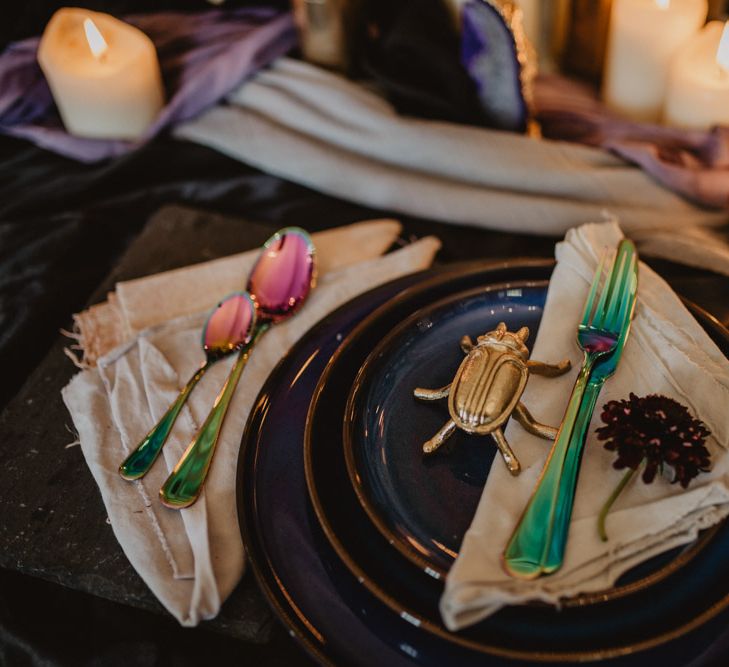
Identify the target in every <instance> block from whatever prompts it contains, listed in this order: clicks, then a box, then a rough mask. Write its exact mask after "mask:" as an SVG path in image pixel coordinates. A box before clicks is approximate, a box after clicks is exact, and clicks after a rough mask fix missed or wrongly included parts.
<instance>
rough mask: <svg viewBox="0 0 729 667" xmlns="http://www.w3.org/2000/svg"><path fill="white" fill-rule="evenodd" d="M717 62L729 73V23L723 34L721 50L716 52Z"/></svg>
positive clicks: (725, 25)
mask: <svg viewBox="0 0 729 667" xmlns="http://www.w3.org/2000/svg"><path fill="white" fill-rule="evenodd" d="M716 62H718V63H719V67H721V68H722V69H723V70H724V71H725V72H729V21H727V22H726V23H725V24H724V32H722V33H721V39H720V40H719V48H718V49H717V50H716Z"/></svg>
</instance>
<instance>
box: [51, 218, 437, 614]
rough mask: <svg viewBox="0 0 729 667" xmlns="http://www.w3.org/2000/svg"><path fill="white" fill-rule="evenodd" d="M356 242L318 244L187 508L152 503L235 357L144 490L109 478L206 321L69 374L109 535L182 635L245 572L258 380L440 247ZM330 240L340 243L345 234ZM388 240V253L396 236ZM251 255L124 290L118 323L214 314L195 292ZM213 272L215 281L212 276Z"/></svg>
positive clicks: (190, 411) (189, 359)
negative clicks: (311, 284)
mask: <svg viewBox="0 0 729 667" xmlns="http://www.w3.org/2000/svg"><path fill="white" fill-rule="evenodd" d="M345 229H346V228H345ZM397 229H398V227H397V226H395V230H394V231H395V234H397ZM361 232H362V229H361V228H360V229H359V230H358V231H357V233H355V234H354V235H353V236H352V238H353V239H354V242H353V243H351V244H350V247H349V248H345V249H343V250H342V249H340V247H339V246H338V245H332V244H327V243H326V242H325V241H326V237H324V239H322V235H321V234H318V235H314V242H315V243H316V244H317V246H318V247H317V250H318V255H319V259H320V267H321V272H320V276H319V285H318V286H317V288H316V289H315V290H314V291H313V292H312V294H311V296H310V298H309V300H308V302H307V303H306V305H305V307H304V308H302V309H301V311H300V312H299V313H298V314H297V315H296V317H294V318H292V319H291V320H289V321H287V322H285V323H282V324H280V325H278V326H276V327H274V328H273V329H272V330H271V331H270V332H268V333H267V334H266V336H264V337H263V338H262V339H261V340H260V342H259V343H258V344H257V345H256V348H255V350H254V352H253V354H252V355H251V358H250V361H249V362H248V365H247V367H246V369H245V372H244V374H243V377H242V378H241V382H240V384H239V386H238V389H237V391H236V393H235V396H234V398H233V401H232V404H231V406H230V410H229V412H228V416H227V419H226V421H225V423H224V426H223V430H222V433H221V439H220V441H219V443H218V451H217V452H216V456H215V460H214V461H213V464H212V467H211V469H210V473H209V475H208V479H207V482H206V486H205V490H204V492H203V494H202V496H201V497H200V499H199V500H198V502H196V503H195V504H194V505H193V506H192V507H190V508H188V509H185V510H182V511H175V510H169V509H167V508H165V507H164V506H162V505H161V503H159V502H158V500H157V493H158V490H159V488H160V487H161V485H162V484H163V482H164V481H165V479H166V477H167V475H168V474H169V472H170V471H171V470H172V468H173V467H174V465H175V463H176V462H177V461H178V459H179V458H180V456H181V455H182V453H183V451H184V449H185V447H186V445H187V444H188V443H189V442H190V440H191V439H192V438H193V436H194V435H195V433H196V432H197V430H198V427H199V426H200V425H201V424H202V422H203V421H204V419H205V417H206V415H207V413H208V411H209V410H210V408H211V406H212V405H213V402H214V400H215V397H216V395H217V394H218V392H219V390H220V388H221V386H222V384H223V382H224V380H225V378H226V376H227V374H228V372H229V371H230V368H231V365H232V364H233V358H232V357H231V358H230V359H226V360H223V361H221V362H219V363H218V364H216V365H215V366H214V367H212V368H211V369H210V370H209V371H208V373H206V375H205V378H204V379H203V380H201V382H200V384H199V386H198V387H197V388H196V389H195V391H194V392H193V394H192V395H191V397H190V399H189V400H188V402H187V404H186V406H185V408H183V410H182V412H181V413H180V416H179V418H178V420H177V423H176V424H175V427H174V429H173V431H172V434H171V435H170V438H169V440H168V442H167V444H166V446H165V448H164V450H163V454H162V456H161V457H160V459H161V460H158V461H157V462H156V463H155V465H154V466H153V468H152V470H151V471H150V472H149V473H148V474H147V475H146V476H145V477H144V478H143V479H142V480H139V481H136V482H127V481H124V480H123V479H122V478H121V477H120V476H119V474H118V472H117V469H118V466H119V464H120V462H121V461H122V460H124V458H125V457H126V456H127V455H128V454H129V452H130V451H131V450H132V449H133V448H134V447H135V446H136V444H137V443H138V442H139V440H140V439H141V438H142V437H144V435H145V434H146V433H147V432H148V431H149V429H150V428H151V427H152V426H153V425H154V424H155V423H156V422H157V420H158V419H159V418H160V417H161V416H162V414H163V413H164V412H165V410H166V409H167V407H168V406H169V405H170V403H171V402H172V401H173V400H174V399H175V397H176V396H177V393H178V391H179V390H180V388H181V387H182V385H183V383H184V382H185V380H186V379H187V378H188V377H189V376H190V375H191V374H192V373H193V372H194V370H195V369H196V368H197V367H198V366H199V365H200V363H201V362H202V360H203V353H202V350H201V348H200V331H201V327H202V325H203V322H204V320H205V317H206V313H205V312H195V313H193V314H182V315H181V316H179V317H176V318H175V319H171V320H168V321H165V322H164V323H161V324H157V325H156V326H152V327H148V328H144V329H143V330H141V331H139V332H138V333H135V334H133V336H132V338H131V339H130V340H128V341H127V342H125V343H123V344H122V345H121V346H119V347H116V348H115V349H113V350H112V351H111V352H109V353H107V354H106V355H105V356H102V357H101V358H99V359H98V361H97V364H96V367H94V368H89V369H87V370H84V371H83V372H81V373H79V374H77V375H76V376H75V377H74V378H73V380H72V381H71V382H70V383H69V384H68V386H66V387H65V388H64V390H63V399H64V401H65V403H66V406H67V407H68V409H69V411H70V413H71V416H72V418H73V422H74V425H75V427H76V429H77V431H78V434H79V438H80V441H81V449H82V451H83V454H84V457H85V459H86V462H87V464H88V466H89V468H90V470H91V473H92V475H93V476H94V479H95V481H96V483H97V484H98V486H99V490H100V491H101V495H102V498H103V501H104V505H105V506H106V510H107V513H108V515H109V519H110V521H111V526H112V529H113V530H114V534H115V535H116V537H117V539H118V540H119V543H120V545H121V547H122V549H123V550H124V552H125V554H126V555H127V557H128V558H129V560H130V562H131V563H132V565H133V566H134V568H135V569H136V570H137V572H138V573H139V574H140V575H141V577H142V579H143V580H144V581H145V582H146V583H147V585H148V586H149V587H150V589H151V590H152V592H153V593H154V594H155V595H156V596H157V597H158V598H159V600H160V601H161V602H162V604H163V605H164V606H165V607H166V608H167V609H168V610H169V611H170V613H172V614H173V615H174V616H175V617H176V618H177V619H178V620H179V622H180V623H182V624H183V625H188V626H192V625H196V624H197V623H199V622H200V621H201V620H203V619H208V618H212V617H214V616H215V615H216V614H217V613H218V610H219V609H220V605H221V604H222V602H223V601H224V600H225V599H226V598H227V596H228V595H229V594H230V592H231V591H232V590H233V588H234V586H235V585H236V583H237V582H238V580H239V579H240V577H241V575H242V573H243V571H244V547H243V544H242V542H241V537H240V532H239V529H238V523H237V520H236V501H235V498H236V489H235V474H236V473H235V471H236V460H237V456H238V450H239V446H240V441H241V436H242V433H243V429H244V426H245V423H246V420H247V418H248V414H249V412H250V410H251V407H252V406H253V404H254V401H255V399H256V396H257V394H258V391H259V389H260V388H261V386H262V384H263V382H264V381H265V379H266V378H267V377H268V375H269V374H270V372H271V371H272V370H273V368H274V367H275V365H276V364H277V363H278V361H279V360H280V359H281V358H282V357H283V356H284V355H285V354H286V352H287V351H288V350H289V348H290V347H291V346H292V345H293V344H294V343H295V342H296V340H298V339H299V338H300V337H301V336H302V335H303V334H304V333H305V332H306V331H307V330H308V329H310V328H311V327H312V326H313V325H314V324H315V323H316V322H317V321H318V320H320V319H321V318H322V317H324V316H325V315H326V314H327V313H329V312H331V311H332V310H333V309H335V308H337V307H338V306H340V305H342V304H344V303H345V302H347V301H348V300H350V299H352V298H353V297H355V296H356V295H358V294H360V293H362V292H364V291H366V290H368V289H370V288H372V287H375V286H377V285H380V284H382V283H384V282H387V281H389V280H392V279H394V278H397V277H399V276H402V275H405V274H408V273H411V272H414V271H418V270H420V269H423V268H426V267H428V266H429V265H430V264H431V262H432V260H433V257H434V255H435V253H436V252H437V250H438V248H439V246H440V244H439V242H438V241H437V239H435V238H432V237H428V238H424V239H422V240H420V241H417V242H415V243H413V244H411V245H409V246H406V247H404V248H402V249H400V250H397V251H395V252H392V253H390V254H388V255H385V256H383V257H378V256H377V255H379V254H380V253H381V252H382V251H383V250H384V247H382V244H366V243H362V244H359V245H358V244H357V243H356V239H357V238H358V236H357V234H358V233H359V234H361ZM326 234H330V235H332V234H338V235H340V237H341V235H342V234H345V230H335V231H332V232H327V233H326ZM385 237H386V238H387V239H388V243H387V244H386V245H389V242H390V241H392V240H393V235H392V229H391V230H390V232H386V233H385ZM320 241H321V243H320ZM378 245H379V248H378ZM373 250H374V252H373ZM340 253H341V254H340ZM249 254H250V253H245V254H244V255H241V256H237V257H236V258H228V260H221V261H220V262H218V263H215V262H211V263H206V264H202V265H197V266H195V267H191V268H190V269H183V270H180V271H175V272H169V273H166V274H160V275H158V276H152V277H150V278H148V279H142V280H140V281H134V283H127V284H120V285H118V286H117V296H118V297H119V300H120V302H122V303H123V302H124V297H122V295H125V294H126V295H129V293H130V292H133V293H134V294H136V297H138V298H139V299H140V302H139V304H138V305H137V307H135V308H133V309H131V310H130V311H128V312H126V315H127V316H130V317H131V316H132V315H133V314H136V315H138V316H139V317H140V318H141V319H139V318H136V317H132V319H131V321H132V323H133V324H134V326H140V325H141V323H142V322H146V321H149V320H146V319H145V318H147V317H150V318H152V319H156V318H158V317H160V316H163V315H162V313H161V312H160V311H159V310H157V309H158V307H159V308H161V307H162V306H161V304H160V303H159V302H158V299H159V297H160V296H164V301H165V302H166V303H165V306H164V307H165V308H166V310H164V316H166V315H169V314H170V313H179V312H184V311H185V310H188V309H189V308H191V307H195V308H202V307H205V304H204V303H203V302H204V301H205V299H208V300H209V301H210V303H211V304H213V305H214V303H215V302H216V301H217V300H218V298H219V296H220V293H216V292H205V293H203V292H204V290H203V291H201V292H200V293H199V294H198V296H199V297H200V300H199V301H198V300H196V299H197V297H196V296H195V294H196V293H197V290H198V288H199V284H198V281H199V279H201V277H203V276H206V274H209V275H207V277H205V280H208V281H209V284H210V285H218V284H224V283H225V279H224V277H223V276H224V275H225V274H226V270H225V269H226V267H227V262H228V261H231V262H234V263H235V262H240V264H239V265H238V270H237V271H234V273H235V275H236V285H235V287H237V288H238V289H240V286H241V285H242V284H244V283H245V277H246V275H247V269H246V266H248V265H246V264H245V262H244V261H243V259H245V258H246V255H249ZM255 255H257V253H252V254H250V256H251V257H252V258H253V257H255ZM345 257H346V261H345V259H344V258H345ZM358 260H359V261H358ZM246 261H247V260H246ZM221 266H222V267H223V268H222V269H221V268H220V267H221ZM219 270H220V272H221V273H220V276H219V277H214V276H216V275H217V272H218V271H219ZM172 278H174V280H173V281H171V279H172ZM218 278H219V280H220V283H218V282H217V281H218ZM168 284H169V285H173V284H174V291H173V293H166V294H165V293H160V291H159V290H160V287H161V286H162V285H168ZM225 289H227V288H224V289H223V295H224V292H225ZM145 294H146V299H145V298H144V297H145ZM171 301H174V302H175V303H176V305H175V306H174V307H173V304H172V303H171ZM148 304H152V306H153V307H152V308H148ZM155 304H156V305H155ZM193 304H194V306H193ZM145 311H146V313H147V314H146V315H144V316H142V315H141V313H143V312H145Z"/></svg>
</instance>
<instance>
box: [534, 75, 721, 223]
mask: <svg viewBox="0 0 729 667" xmlns="http://www.w3.org/2000/svg"><path fill="white" fill-rule="evenodd" d="M534 93H535V106H536V116H537V120H538V121H539V123H540V124H541V126H542V133H543V135H544V136H545V137H547V138H549V139H562V140H565V141H575V142H579V143H583V144H587V145H589V146H599V147H601V148H604V149H606V150H609V151H612V152H613V153H615V154H616V155H619V156H620V157H622V158H623V159H625V160H627V161H628V162H632V163H634V164H637V165H639V166H640V167H641V168H642V169H644V170H645V171H647V172H648V173H650V174H651V175H652V176H653V177H654V178H655V179H656V180H658V181H659V182H660V183H662V184H663V185H665V186H666V187H668V188H671V189H672V190H674V191H676V192H678V193H679V194H682V195H684V196H685V197H687V198H688V199H691V200H692V201H694V202H696V203H698V204H701V205H703V206H708V207H711V208H729V127H722V126H720V127H715V128H713V129H712V130H710V131H702V130H682V129H678V128H671V127H664V126H662V125H651V124H648V123H636V122H633V121H630V120H625V119H622V118H619V117H618V116H616V115H614V114H612V113H610V112H609V111H608V110H607V109H606V108H605V106H604V105H603V104H602V103H601V102H600V101H599V99H598V98H597V94H596V92H595V90H594V89H593V88H591V87H590V86H588V85H586V84H583V83H579V82H577V81H573V80H571V79H566V78H564V77H561V76H557V75H547V76H540V77H538V78H537V80H536V82H535V90H534Z"/></svg>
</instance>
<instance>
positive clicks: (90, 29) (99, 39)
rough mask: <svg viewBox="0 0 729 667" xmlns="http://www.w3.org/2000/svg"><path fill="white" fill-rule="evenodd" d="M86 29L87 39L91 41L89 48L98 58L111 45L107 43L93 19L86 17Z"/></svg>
mask: <svg viewBox="0 0 729 667" xmlns="http://www.w3.org/2000/svg"><path fill="white" fill-rule="evenodd" d="M84 30H85V32H86V39H87V40H88V42H89V48H90V49H91V53H92V54H93V55H94V58H96V59H97V60H98V59H99V58H101V56H103V55H104V53H106V50H107V49H108V48H109V45H108V44H107V43H106V40H105V39H104V36H103V35H102V34H101V33H100V32H99V29H98V28H97V27H96V24H95V23H94V22H93V21H92V20H91V19H84Z"/></svg>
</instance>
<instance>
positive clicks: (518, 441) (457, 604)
mask: <svg viewBox="0 0 729 667" xmlns="http://www.w3.org/2000/svg"><path fill="white" fill-rule="evenodd" d="M622 236H623V235H622V232H621V230H620V228H619V226H618V225H617V223H615V222H610V223H602V224H588V225H583V226H581V227H579V228H576V229H574V230H571V231H570V232H568V233H567V236H566V238H565V240H564V241H563V242H562V243H560V244H558V245H557V249H556V257H557V262H558V263H557V266H556V268H555V270H554V273H553V275H552V278H551V281H550V284H549V292H548V295H547V302H546V305H545V309H544V316H543V318H542V322H541V324H540V327H539V333H538V335H537V339H536V341H535V344H534V351H533V353H532V356H533V358H535V359H539V360H540V361H548V362H556V361H559V360H560V359H564V358H569V359H571V361H572V364H573V368H572V371H571V372H570V373H568V374H566V375H564V376H562V377H559V378H549V379H548V378H542V377H537V376H533V377H531V378H530V380H529V383H528V385H527V388H526V391H525V392H524V396H523V401H524V403H525V405H526V406H527V407H528V408H529V409H530V410H531V411H532V412H533V414H534V415H535V416H536V417H537V418H538V419H539V420H540V421H542V422H544V423H547V424H552V425H558V424H559V422H560V421H561V419H562V416H563V414H564V410H565V406H566V403H567V399H568V397H569V394H570V391H571V389H572V385H573V383H574V381H575V378H576V375H577V373H578V370H579V367H580V364H581V361H582V358H581V353H580V352H579V349H578V347H577V344H576V342H575V339H576V326H577V322H578V321H579V320H580V318H581V316H582V310H583V307H584V303H585V299H586V297H587V292H588V289H589V286H590V284H591V282H592V278H593V275H594V271H595V268H596V266H597V262H598V261H599V257H600V255H601V253H602V251H603V249H604V248H605V247H615V246H616V245H617V244H618V242H619V241H620V239H621V238H622ZM630 392H634V393H636V394H637V395H639V396H644V395H647V394H655V393H658V394H664V395H666V396H669V397H671V398H674V399H676V400H677V401H680V402H681V403H683V404H684V405H686V406H688V408H689V409H690V410H691V412H692V413H693V414H694V415H695V416H697V417H698V418H700V419H702V420H703V421H704V422H706V423H707V425H708V427H709V429H710V430H711V431H712V436H711V438H710V439H709V442H708V447H709V449H710V451H711V454H712V461H713V467H712V470H711V472H710V473H706V474H700V475H699V477H697V478H695V479H694V480H693V481H692V483H691V484H690V486H689V487H688V489H687V490H683V489H681V487H680V486H679V485H678V484H670V483H669V482H670V479H671V477H670V474H667V475H666V476H665V477H657V478H656V479H655V480H654V481H653V483H652V484H644V483H643V482H642V481H641V480H640V479H639V478H635V479H634V480H633V481H632V482H631V483H630V484H629V485H628V487H626V488H625V490H624V491H623V493H622V494H621V495H620V497H619V499H618V501H617V503H616V504H615V505H614V507H613V510H612V511H611V513H610V514H609V515H608V521H607V531H608V534H609V540H608V541H607V542H602V541H600V538H599V536H598V533H597V515H598V513H599V511H600V508H601V506H602V504H603V503H604V501H605V500H606V499H607V497H608V496H609V494H610V492H611V491H612V489H614V488H615V486H616V485H617V483H618V481H619V480H620V479H621V478H622V476H623V474H624V471H618V470H615V469H614V468H613V467H612V462H613V460H614V458H615V455H614V453H612V452H608V451H607V450H605V449H604V448H603V447H602V444H601V443H600V442H598V441H597V440H596V438H595V435H594V429H595V428H596V427H597V426H598V422H599V421H600V419H599V414H600V410H599V409H598V410H596V412H595V414H594V415H593V420H592V424H591V425H590V431H589V436H588V441H587V444H586V446H585V451H584V456H583V460H582V466H581V469H580V477H579V481H578V485H577V493H576V497H575V505H574V511H573V515H572V523H571V525H570V533H569V540H568V543H567V550H566V554H565V560H564V565H563V566H562V568H561V569H560V570H558V571H557V572H556V573H555V574H553V575H550V576H546V577H542V578H540V579H537V580H535V581H521V580H517V579H513V578H511V577H509V576H508V575H507V574H506V573H505V572H504V570H502V568H501V562H500V558H501V554H502V551H503V549H504V547H505V545H506V543H507V541H508V539H509V537H510V536H511V533H512V531H513V529H514V526H515V525H516V523H517V521H518V519H519V517H520V516H521V513H522V511H523V509H524V507H525V505H526V503H527V501H528V500H529V497H530V496H531V493H532V491H533V489H534V486H535V484H536V482H537V478H538V476H539V474H540V472H541V470H542V467H543V465H544V462H545V460H546V457H547V453H548V451H549V448H550V443H549V442H548V441H545V440H541V439H540V438H537V437H535V436H533V435H529V434H528V433H526V431H524V430H523V429H522V427H521V426H520V425H519V424H518V423H516V422H515V420H511V421H510V422H509V426H508V427H507V431H506V436H507V438H508V439H509V442H510V443H511V445H512V447H513V448H514V451H515V452H516V455H517V456H518V457H519V459H520V461H521V463H522V466H523V471H522V473H521V475H520V476H519V477H517V478H513V477H512V476H511V475H510V474H509V473H508V471H507V470H506V467H505V466H504V465H503V462H502V461H501V458H500V457H496V459H495V460H494V464H493V467H492V469H491V472H490V474H489V478H488V480H487V482H486V486H485V488H484V492H483V495H482V497H481V500H480V503H479V506H478V508H477V510H476V514H475V516H474V519H473V523H472V524H471V527H470V528H469V530H468V531H467V533H466V536H465V538H464V541H463V544H462V546H461V549H460V554H459V557H458V559H457V560H456V562H455V564H454V565H453V567H452V569H451V571H450V573H449V575H448V577H447V579H446V586H445V592H444V594H443V596H442V599H441V613H442V616H443V619H444V621H445V623H446V625H447V626H448V628H450V629H451V630H457V629H459V628H463V627H465V626H467V625H470V624H472V623H475V622H477V621H479V620H481V619H483V618H486V617H487V616H489V615H490V614H493V613H494V612H496V611H497V610H498V609H500V608H501V607H503V606H505V605H512V604H519V603H524V602H527V601H530V600H541V601H544V602H547V603H551V604H554V605H558V604H559V601H560V599H561V598H563V597H568V596H572V595H576V594H578V593H584V592H594V591H599V590H604V589H606V588H609V587H610V586H611V585H612V584H614V583H615V581H616V580H617V578H618V577H619V576H620V575H621V574H622V573H623V572H625V571H626V570H628V569H629V568H631V567H633V566H634V565H636V564H637V563H639V562H641V561H644V560H646V559H648V558H650V557H651V556H654V555H656V554H658V553H660V552H662V551H665V550H667V549H670V548H673V547H676V546H678V545H681V544H686V543H688V542H690V541H691V540H693V539H694V538H695V537H696V535H697V533H698V531H699V530H700V529H702V528H706V527H708V526H710V525H712V524H714V523H716V522H718V521H720V520H721V519H723V518H724V517H725V516H726V515H727V514H729V478H728V477H727V474H728V473H729V456H728V455H727V452H726V448H727V446H728V445H729V411H727V405H729V361H727V359H726V358H725V357H724V355H723V354H722V353H721V351H720V350H719V349H718V348H717V347H716V345H715V344H714V343H713V342H712V341H711V339H710V338H709V336H708V335H707V334H706V333H705V332H704V330H703V329H702V328H701V327H700V325H699V324H698V323H697V322H696V320H695V319H694V318H693V317H692V316H691V314H690V313H689V312H688V310H687V309H686V308H685V307H684V305H683V304H682V303H681V301H680V299H679V298H678V297H677V296H676V294H675V293H674V292H673V291H672V290H671V289H670V287H669V286H668V285H667V284H666V283H665V282H664V281H663V280H662V279H661V278H660V277H659V276H658V275H656V274H655V273H654V272H653V271H652V270H651V269H650V268H649V267H647V266H646V265H645V264H641V265H640V276H639V288H638V300H637V304H636V310H635V317H634V320H633V326H632V329H631V333H630V337H629V339H628V342H627V344H626V346H625V350H624V353H623V358H622V360H621V362H620V365H619V366H618V369H617V372H616V374H615V375H614V376H613V377H612V378H610V379H609V380H608V381H607V382H606V384H605V387H604V388H603V391H602V394H601V395H600V399H599V402H598V406H602V405H603V404H604V403H606V402H607V401H609V400H612V399H622V398H627V397H628V394H629V393H630Z"/></svg>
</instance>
